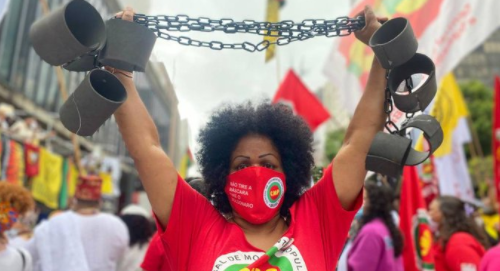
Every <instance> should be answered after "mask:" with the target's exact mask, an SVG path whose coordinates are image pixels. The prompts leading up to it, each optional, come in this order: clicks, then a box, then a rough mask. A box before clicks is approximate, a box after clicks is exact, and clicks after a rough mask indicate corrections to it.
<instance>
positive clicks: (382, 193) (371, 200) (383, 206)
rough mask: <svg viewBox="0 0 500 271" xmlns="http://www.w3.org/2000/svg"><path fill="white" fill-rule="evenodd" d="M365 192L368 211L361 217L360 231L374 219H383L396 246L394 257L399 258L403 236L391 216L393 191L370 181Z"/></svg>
mask: <svg viewBox="0 0 500 271" xmlns="http://www.w3.org/2000/svg"><path fill="white" fill-rule="evenodd" d="M365 190H366V194H367V197H368V205H367V210H365V211H364V212H363V216H362V217H361V221H360V225H359V231H361V229H362V228H363V227H364V226H365V225H366V224H368V223H370V222H371V221H373V220H374V219H376V218H379V219H381V220H382V221H383V222H384V225H385V226H386V227H387V229H388V230H389V233H390V234H391V239H392V243H393V245H394V257H399V256H400V255H401V253H402V252H403V236H402V235H401V232H400V231H399V229H398V227H397V226H396V223H394V219H393V218H392V215H391V211H392V210H393V209H392V199H393V193H392V189H391V188H390V187H389V186H388V185H385V184H383V183H381V182H376V181H368V182H366V184H365ZM359 231H358V233H359Z"/></svg>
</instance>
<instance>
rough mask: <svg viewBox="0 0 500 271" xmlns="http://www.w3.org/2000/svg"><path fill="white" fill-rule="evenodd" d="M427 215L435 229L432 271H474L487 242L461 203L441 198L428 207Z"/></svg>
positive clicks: (444, 197) (456, 199)
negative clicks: (433, 270) (433, 267)
mask: <svg viewBox="0 0 500 271" xmlns="http://www.w3.org/2000/svg"><path fill="white" fill-rule="evenodd" d="M429 215H430V217H431V220H432V222H433V223H435V224H436V226H437V232H435V236H436V242H434V244H435V245H434V257H435V267H436V271H476V270H479V264H480V262H481V258H482V257H483V255H484V253H485V248H488V241H487V239H486V237H485V235H484V233H483V231H482V230H481V229H480V228H479V226H478V225H477V224H476V222H475V221H474V219H473V218H471V217H470V216H468V215H467V213H466V206H465V203H464V202H462V201H461V200H460V199H458V198H456V197H452V196H441V197H439V198H437V199H435V200H433V201H432V202H431V204H430V206H429Z"/></svg>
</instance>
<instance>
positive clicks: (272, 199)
mask: <svg viewBox="0 0 500 271" xmlns="http://www.w3.org/2000/svg"><path fill="white" fill-rule="evenodd" d="M224 191H225V192H226V194H227V196H228V198H229V203H230V204H231V207H232V208H233V210H234V211H235V212H236V213H237V214H239V215H240V216H241V217H242V218H243V219H245V220H246V221H248V222H250V223H252V224H256V225H258V224H263V223H266V222H268V221H269V220H271V218H273V217H274V216H276V214H277V213H278V212H279V210H280V207H281V205H282V204H283V200H284V195H285V191H286V183H285V174H283V173H280V172H277V171H275V170H271V169H268V168H265V167H248V168H245V169H242V170H240V171H237V172H235V173H232V174H230V175H229V176H228V177H227V183H226V187H225V189H224Z"/></svg>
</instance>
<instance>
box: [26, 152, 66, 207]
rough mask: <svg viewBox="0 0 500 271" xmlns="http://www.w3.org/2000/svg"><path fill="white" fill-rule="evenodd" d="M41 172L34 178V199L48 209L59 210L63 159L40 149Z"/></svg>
mask: <svg viewBox="0 0 500 271" xmlns="http://www.w3.org/2000/svg"><path fill="white" fill-rule="evenodd" d="M39 159H40V160H39V163H40V165H39V166H40V170H39V173H38V175H37V176H35V177H33V188H32V193H33V197H34V198H35V199H36V200H38V201H40V202H42V203H43V204H45V205H46V206H47V207H49V208H52V209H57V208H58V205H59V193H60V191H61V184H62V179H63V178H62V173H63V170H62V166H63V158H62V157H61V156H59V155H56V154H53V153H50V152H49V151H48V150H46V149H44V148H40V158H39Z"/></svg>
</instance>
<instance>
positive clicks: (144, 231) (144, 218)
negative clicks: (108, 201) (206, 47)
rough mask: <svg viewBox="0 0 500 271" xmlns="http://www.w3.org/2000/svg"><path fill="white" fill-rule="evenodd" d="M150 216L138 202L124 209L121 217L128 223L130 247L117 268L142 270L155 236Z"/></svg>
mask: <svg viewBox="0 0 500 271" xmlns="http://www.w3.org/2000/svg"><path fill="white" fill-rule="evenodd" d="M149 217H150V215H149V213H148V211H146V210H145V209H144V208H142V207H141V206H139V205H136V204H130V205H128V206H127V207H125V208H124V209H123V210H122V212H121V216H120V218H121V220H123V222H124V223H125V225H127V228H128V232H129V235H130V241H129V249H128V251H127V253H126V254H125V256H124V257H123V258H122V260H121V261H120V263H119V264H118V269H117V270H120V271H141V270H142V269H141V267H140V265H141V262H142V260H143V259H144V255H145V254H146V250H147V249H148V244H149V241H150V240H151V237H152V236H153V227H151V222H150V220H149Z"/></svg>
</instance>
